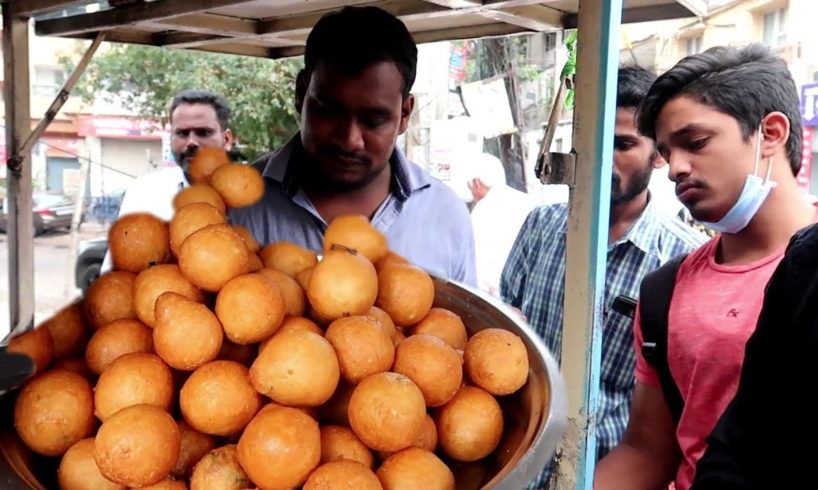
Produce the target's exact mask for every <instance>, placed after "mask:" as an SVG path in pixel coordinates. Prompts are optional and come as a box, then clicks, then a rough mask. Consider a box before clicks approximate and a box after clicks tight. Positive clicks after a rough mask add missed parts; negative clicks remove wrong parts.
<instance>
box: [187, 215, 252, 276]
mask: <svg viewBox="0 0 818 490" xmlns="http://www.w3.org/2000/svg"><path fill="white" fill-rule="evenodd" d="M249 265H250V252H249V251H247V246H246V245H245V244H244V240H243V239H242V238H241V236H240V235H239V234H238V233H236V232H235V231H233V228H232V227H231V226H230V225H228V224H226V223H222V224H215V225H210V226H205V227H204V228H202V229H201V230H198V231H196V232H194V233H193V234H192V235H190V236H189V237H187V239H186V240H185V241H184V243H182V248H181V249H179V268H180V269H181V270H182V274H184V275H185V277H187V278H188V279H189V280H190V282H192V283H193V284H195V285H196V286H197V287H200V288H202V289H204V290H205V291H211V292H216V291H218V290H220V289H221V288H222V287H223V286H224V285H225V283H227V281H229V280H230V279H233V278H234V277H237V276H239V275H241V274H244V273H245V272H246V271H247V269H248V267H249Z"/></svg>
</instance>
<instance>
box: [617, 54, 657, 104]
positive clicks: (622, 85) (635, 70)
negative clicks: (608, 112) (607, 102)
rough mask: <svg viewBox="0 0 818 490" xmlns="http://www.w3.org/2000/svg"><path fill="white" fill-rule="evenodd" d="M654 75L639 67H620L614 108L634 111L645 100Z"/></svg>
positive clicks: (654, 77) (654, 78)
mask: <svg viewBox="0 0 818 490" xmlns="http://www.w3.org/2000/svg"><path fill="white" fill-rule="evenodd" d="M654 81H656V75H655V74H653V73H652V72H650V71H649V70H647V69H645V68H642V67H641V66H635V65H630V66H622V67H620V68H619V76H618V77H617V84H616V107H617V109H618V108H634V109H636V108H637V107H639V105H640V104H642V101H643V100H645V96H647V95H648V90H650V86H651V85H653V82H654Z"/></svg>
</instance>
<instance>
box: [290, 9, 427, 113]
mask: <svg viewBox="0 0 818 490" xmlns="http://www.w3.org/2000/svg"><path fill="white" fill-rule="evenodd" d="M417 60H418V48H417V45H416V44H415V40H414V39H412V35H411V34H409V30H408V29H407V28H406V26H405V25H404V24H403V22H401V21H400V20H399V19H398V18H397V17H395V16H393V15H392V14H390V13H389V12H387V11H385V10H382V9H379V8H377V7H344V8H343V9H341V10H339V11H337V12H332V13H329V14H327V15H325V16H323V17H321V19H320V20H319V21H318V22H317V23H316V24H315V27H313V29H312V31H311V32H310V35H309V36H308V37H307V47H306V49H305V51H304V70H303V71H302V73H301V74H299V78H300V80H299V82H300V83H301V84H302V87H303V90H305V91H306V84H308V83H309V79H310V76H312V72H313V71H314V70H315V67H316V66H318V63H319V62H321V61H323V62H325V63H328V64H330V65H332V67H333V68H335V69H336V70H340V71H341V72H342V73H343V74H345V75H347V76H350V77H353V76H356V75H360V74H361V72H363V71H364V69H366V68H367V67H369V66H372V65H373V64H376V63H380V62H382V61H392V62H394V63H395V66H396V67H397V68H398V71H399V72H400V74H401V76H402V77H403V97H404V99H405V98H406V97H408V96H409V91H410V90H412V85H413V84H414V83H415V72H416V69H417ZM299 109H300V107H299Z"/></svg>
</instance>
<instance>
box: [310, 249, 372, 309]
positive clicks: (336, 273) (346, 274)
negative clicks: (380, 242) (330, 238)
mask: <svg viewBox="0 0 818 490" xmlns="http://www.w3.org/2000/svg"><path fill="white" fill-rule="evenodd" d="M377 296H378V275H377V273H376V272H375V267H373V265H372V263H371V262H370V261H369V260H367V259H366V258H365V257H363V256H361V255H358V254H356V253H350V252H348V251H346V250H333V251H331V252H329V253H327V254H326V255H324V258H323V259H322V260H321V262H320V263H319V264H318V265H316V266H315V269H314V270H313V271H312V277H311V278H310V283H309V286H308V287H307V297H308V298H309V301H310V305H311V306H312V308H313V309H314V310H315V312H316V313H317V314H318V315H320V316H321V317H323V318H325V319H327V320H330V321H333V320H337V319H339V318H341V317H344V316H350V315H363V314H365V313H366V312H368V311H369V309H370V308H372V306H373V305H374V304H375V298H376V297H377Z"/></svg>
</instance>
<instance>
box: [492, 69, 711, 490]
mask: <svg viewBox="0 0 818 490" xmlns="http://www.w3.org/2000/svg"><path fill="white" fill-rule="evenodd" d="M654 79H655V76H654V75H653V74H652V73H650V72H649V71H647V70H645V69H643V68H639V67H623V68H620V70H619V77H618V85H617V97H616V106H617V108H616V126H615V128H614V141H613V142H612V143H613V147H614V151H613V165H612V169H613V175H611V213H610V222H609V228H608V262H607V268H606V277H605V295H604V304H603V325H602V349H603V351H602V373H601V380H600V382H601V393H600V395H601V397H600V406H599V412H598V425H597V434H596V436H597V457H598V458H601V457H602V456H604V455H605V454H606V453H607V452H608V451H610V450H611V448H613V447H614V446H616V444H618V443H619V439H620V438H621V437H622V433H623V431H624V430H625V425H626V424H627V422H628V409H629V407H630V404H631V395H632V392H633V385H634V381H633V366H634V362H635V361H634V352H633V347H632V346H633V328H632V320H631V318H630V317H629V316H627V315H626V314H623V313H620V312H618V311H614V310H613V308H612V306H613V302H614V299H615V298H617V297H618V296H620V295H624V296H628V297H631V298H636V297H637V296H638V293H639V285H640V283H641V282H642V278H643V277H644V276H645V275H646V274H647V273H648V272H650V271H652V270H654V269H656V268H657V267H659V266H660V265H662V264H664V263H665V262H667V261H669V260H670V259H672V258H674V257H676V256H677V255H680V254H682V253H686V252H690V251H691V250H693V249H694V248H696V247H697V246H699V245H701V244H702V243H703V242H704V237H703V236H702V235H700V234H699V233H697V232H695V231H694V230H693V229H691V228H690V227H688V226H687V225H685V224H684V223H682V222H681V221H680V220H678V219H676V218H674V217H672V216H669V215H667V214H666V213H662V212H659V211H658V210H657V209H656V207H655V205H654V203H653V197H652V196H651V195H650V193H649V192H648V182H649V180H650V176H651V174H652V172H653V169H654V168H655V167H657V166H659V165H662V164H663V163H664V161H663V160H662V158H661V157H660V156H659V154H658V152H657V151H656V144H655V143H654V141H653V140H651V139H650V138H648V137H646V136H644V135H642V134H640V132H639V131H638V130H637V128H636V122H635V120H634V116H635V114H636V108H637V107H638V106H639V104H641V103H642V100H643V99H644V98H645V95H646V94H647V93H648V89H649V88H650V86H651V84H652V83H653V81H654ZM567 222H568V204H554V205H550V206H543V207H539V208H537V209H535V210H534V211H532V213H531V214H530V215H529V216H528V218H527V219H526V221H525V223H524V224H523V227H522V229H521V230H520V234H519V236H518V237H517V240H516V242H515V243H514V246H513V248H512V250H511V253H510V254H509V258H508V261H507V262H506V265H505V268H504V269H503V273H502V278H501V281H500V293H501V295H502V299H503V300H504V301H505V302H506V303H508V304H509V305H511V306H513V307H515V308H517V309H519V310H521V311H522V313H523V315H525V317H526V318H528V321H529V323H530V324H531V326H532V328H533V329H534V330H535V331H537V333H539V334H540V335H541V336H542V338H543V340H544V341H545V345H546V346H547V347H548V348H549V349H550V350H551V352H552V353H553V354H554V355H555V357H556V358H557V360H558V361H559V357H560V346H561V344H562V325H563V301H564V295H565V236H566V228H567ZM550 473H551V470H550V468H547V469H545V470H544V471H543V473H542V475H541V477H540V478H539V479H538V480H535V481H534V482H533V483H532V485H531V487H530V488H544V487H546V486H547V483H548V479H549V476H550Z"/></svg>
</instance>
